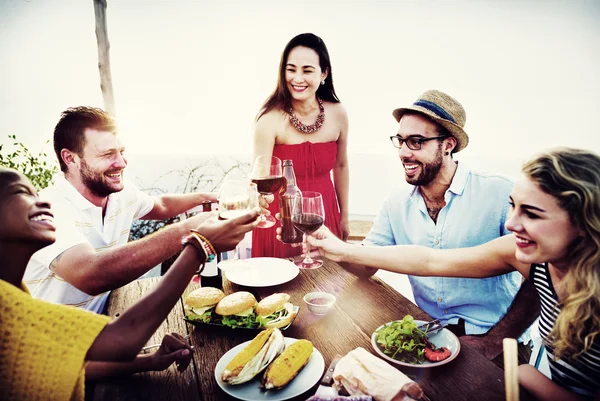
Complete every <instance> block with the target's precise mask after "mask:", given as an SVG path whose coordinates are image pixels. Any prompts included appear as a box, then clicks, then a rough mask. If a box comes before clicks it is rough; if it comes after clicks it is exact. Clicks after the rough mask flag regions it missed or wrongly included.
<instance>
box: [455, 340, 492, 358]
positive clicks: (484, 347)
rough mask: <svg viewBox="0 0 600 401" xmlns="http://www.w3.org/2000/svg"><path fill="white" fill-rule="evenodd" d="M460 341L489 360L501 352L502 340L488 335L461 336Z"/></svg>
mask: <svg viewBox="0 0 600 401" xmlns="http://www.w3.org/2000/svg"><path fill="white" fill-rule="evenodd" d="M460 342H462V343H465V344H467V345H468V346H470V347H471V348H473V349H475V351H477V352H479V353H480V354H482V355H483V356H485V357H486V358H487V359H489V360H490V361H491V360H492V359H494V358H495V357H497V356H498V355H500V354H501V353H502V341H500V342H498V340H497V339H495V338H490V337H488V336H462V337H461V338H460Z"/></svg>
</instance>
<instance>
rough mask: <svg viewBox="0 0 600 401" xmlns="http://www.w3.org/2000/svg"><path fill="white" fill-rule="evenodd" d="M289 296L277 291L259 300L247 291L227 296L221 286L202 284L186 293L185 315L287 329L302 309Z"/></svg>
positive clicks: (198, 321) (211, 321)
mask: <svg viewBox="0 0 600 401" xmlns="http://www.w3.org/2000/svg"><path fill="white" fill-rule="evenodd" d="M289 300H290V296H289V294H286V293H275V294H271V295H269V296H268V297H266V298H263V299H262V300H261V301H260V302H257V301H256V298H255V297H254V295H252V294H251V293H249V292H246V291H238V292H234V293H232V294H229V295H227V296H226V295H225V293H224V292H223V291H221V290H220V289H218V288H213V287H201V288H198V289H197V290H194V291H192V292H190V293H189V294H188V295H187V297H185V300H184V310H185V317H184V319H185V320H186V321H188V322H190V323H193V324H200V325H212V326H225V327H230V328H233V329H250V330H263V329H266V328H278V329H281V330H285V329H287V328H288V327H289V326H290V325H291V324H292V322H293V321H294V319H295V318H296V315H297V314H298V311H299V310H300V308H299V307H298V306H296V305H293V304H292V303H291V302H289Z"/></svg>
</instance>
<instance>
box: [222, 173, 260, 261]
mask: <svg viewBox="0 0 600 401" xmlns="http://www.w3.org/2000/svg"><path fill="white" fill-rule="evenodd" d="M257 206H258V190H257V187H256V184H255V183H253V182H250V181H249V180H247V179H226V180H225V181H224V182H223V185H222V186H221V191H220V192H219V219H221V220H227V219H233V218H235V217H238V216H241V215H243V214H245V213H247V212H248V211H250V210H252V209H254V208H255V207H257ZM233 259H234V260H235V259H239V244H238V245H237V246H236V247H235V253H234V256H233Z"/></svg>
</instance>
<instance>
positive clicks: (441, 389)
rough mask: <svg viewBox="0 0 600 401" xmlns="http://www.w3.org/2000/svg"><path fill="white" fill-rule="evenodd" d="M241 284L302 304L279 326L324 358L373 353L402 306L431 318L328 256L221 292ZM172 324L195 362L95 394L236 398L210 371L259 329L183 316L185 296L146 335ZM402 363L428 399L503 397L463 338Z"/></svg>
mask: <svg viewBox="0 0 600 401" xmlns="http://www.w3.org/2000/svg"><path fill="white" fill-rule="evenodd" d="M155 283H156V279H149V280H142V281H138V282H135V283H131V284H129V285H128V286H126V287H124V288H122V289H120V290H118V291H114V292H113V294H112V295H111V299H110V303H109V306H108V308H109V311H110V313H111V316H116V314H117V313H120V312H122V311H123V310H124V309H125V308H126V307H127V306H129V305H131V304H132V303H134V302H135V301H136V300H137V299H139V298H140V297H141V296H142V294H143V293H145V292H146V291H147V290H148V289H150V288H152V287H153V286H154V284H155ZM193 288H197V285H195V284H194V285H191V286H190V287H189V288H188V290H186V293H187V292H189V291H190V290H191V289H193ZM239 290H247V291H250V292H252V293H253V294H255V296H256V297H257V299H259V300H260V299H262V298H264V297H266V296H268V295H270V294H273V293H275V292H287V293H288V294H290V297H291V298H290V302H292V303H293V304H295V305H298V306H300V312H299V314H298V316H297V317H296V320H295V321H294V323H293V325H292V326H291V327H290V328H289V329H287V330H286V331H284V332H283V334H284V335H285V336H287V337H292V338H306V339H309V340H310V341H312V342H313V344H314V346H315V347H316V348H317V349H318V350H319V351H320V352H321V353H322V354H323V357H324V359H325V364H326V365H328V364H329V363H330V362H331V360H332V359H333V357H334V356H335V355H336V354H340V355H345V354H346V353H348V352H349V351H351V350H352V349H354V348H356V347H363V348H365V349H366V350H368V351H370V352H373V353H374V351H373V350H372V347H371V334H372V333H373V331H374V330H375V329H376V328H377V327H379V326H380V325H381V324H383V323H385V322H388V321H390V320H395V319H401V318H402V317H404V315H406V314H411V315H412V316H413V317H415V318H416V319H423V320H428V319H429V316H428V315H427V314H425V313H424V312H423V311H421V310H420V309H419V308H418V307H416V306H415V305H414V304H413V303H411V302H410V301H408V300H407V299H406V298H404V297H403V296H402V295H401V294H399V293H398V292H396V291H395V290H394V289H393V288H392V287H390V286H389V285H387V284H386V283H384V282H382V281H380V280H379V279H378V278H376V277H373V278H371V279H368V280H365V279H359V278H357V277H355V276H353V275H352V274H350V273H348V272H346V271H345V270H344V269H342V268H341V266H339V265H338V264H337V263H335V262H331V261H328V260H326V261H325V263H324V266H323V267H321V268H320V269H316V270H301V271H300V273H299V275H298V277H296V278H295V279H294V280H292V281H290V282H288V283H284V284H282V285H278V286H273V287H266V288H246V287H242V286H238V285H235V284H232V283H230V282H228V281H227V280H226V279H224V291H225V293H227V294H229V293H232V292H234V291H239ZM311 291H327V292H330V293H332V294H334V295H335V296H336V297H337V302H336V305H335V306H334V308H333V309H332V311H331V312H330V313H329V314H327V315H325V316H317V315H314V314H312V313H311V312H310V311H309V310H308V309H307V308H306V306H305V304H304V302H303V297H304V295H305V294H306V293H308V292H311ZM171 331H178V332H180V333H186V332H189V333H190V341H191V343H192V345H193V346H194V347H195V351H194V362H193V366H192V367H190V368H188V369H187V370H186V372H184V373H183V374H179V373H178V372H176V370H175V368H174V367H172V368H170V369H169V370H168V371H167V372H157V373H152V374H139V375H135V376H133V377H129V378H125V379H116V380H112V381H105V382H103V383H101V384H100V385H98V386H97V388H96V391H95V393H94V395H95V397H94V400H96V401H102V400H111V401H112V400H203V401H212V400H233V398H232V397H230V396H228V395H227V394H226V393H225V392H223V391H222V390H221V389H220V388H219V386H218V384H217V381H216V380H215V378H214V369H215V366H216V364H217V362H218V361H219V359H220V358H221V357H222V356H223V355H224V354H225V353H226V352H227V351H228V350H230V349H231V348H233V347H234V346H236V345H238V344H241V343H242V342H244V341H248V340H250V339H252V338H253V337H254V336H255V335H256V334H257V332H256V331H252V330H244V329H235V330H234V329H229V328H218V327H217V328H215V327H213V326H207V325H192V324H186V323H185V322H184V321H183V303H182V302H180V303H178V305H177V306H176V307H175V308H174V309H173V311H172V312H171V313H170V315H169V317H168V319H167V321H166V322H165V323H164V324H163V325H162V326H161V328H160V329H159V331H158V332H157V334H155V335H154V336H153V338H152V339H151V340H150V341H149V342H150V343H154V342H159V341H160V338H162V335H163V333H165V332H171ZM400 370H401V371H403V372H404V373H405V374H407V375H408V376H410V377H411V378H413V379H414V380H415V381H417V382H418V383H419V384H421V386H422V387H423V388H424V390H425V393H426V394H427V395H428V396H429V397H430V398H431V400H432V401H437V400H448V401H460V400H470V399H474V398H477V399H485V400H486V401H502V400H504V377H503V371H502V370H501V369H499V368H498V367H497V366H496V365H494V364H493V363H492V362H490V361H489V360H487V359H486V358H485V357H483V356H482V355H480V354H479V353H477V352H476V351H475V350H473V349H472V348H470V347H469V346H468V345H466V344H462V346H461V351H460V354H459V355H458V356H457V358H456V359H455V360H454V361H452V362H451V363H449V364H447V365H444V366H441V367H437V368H433V369H420V368H404V367H402V368H401V369H400ZM316 387H317V385H315V386H314V387H313V388H312V389H310V390H308V391H307V392H306V393H305V394H303V395H301V396H299V397H296V398H295V399H293V400H292V401H300V400H305V399H306V398H308V397H309V396H310V395H312V394H314V392H315V390H316ZM527 397H528V395H527V394H526V393H522V395H521V398H522V399H523V400H527V399H529V398H527Z"/></svg>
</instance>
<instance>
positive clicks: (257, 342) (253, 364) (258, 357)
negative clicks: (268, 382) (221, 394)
mask: <svg viewBox="0 0 600 401" xmlns="http://www.w3.org/2000/svg"><path fill="white" fill-rule="evenodd" d="M284 347H285V340H284V338H283V335H282V334H281V331H279V329H267V330H264V331H262V332H261V333H260V334H259V335H257V336H256V337H255V338H254V339H253V340H252V341H251V342H250V344H248V345H247V346H246V347H244V349H243V350H242V351H240V353H239V354H237V355H236V356H235V357H234V358H233V359H232V360H231V362H229V363H228V364H227V366H226V367H225V370H224V371H223V373H222V374H221V380H223V381H224V382H226V383H229V384H240V383H245V382H247V381H249V380H252V378H254V376H256V375H257V374H259V373H260V372H262V371H263V370H264V369H265V368H266V367H267V366H268V365H269V363H271V362H272V361H273V359H275V357H277V355H279V354H280V353H281V351H283V349H284Z"/></svg>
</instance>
